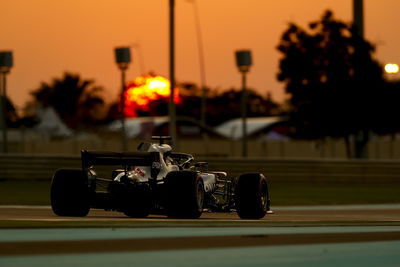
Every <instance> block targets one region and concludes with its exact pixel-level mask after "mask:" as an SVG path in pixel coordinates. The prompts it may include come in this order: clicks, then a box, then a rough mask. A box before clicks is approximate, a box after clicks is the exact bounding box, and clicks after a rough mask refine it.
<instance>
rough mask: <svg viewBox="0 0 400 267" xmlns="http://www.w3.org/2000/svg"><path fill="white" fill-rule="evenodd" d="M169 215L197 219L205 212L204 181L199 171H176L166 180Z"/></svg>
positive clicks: (167, 210) (166, 205) (166, 204)
mask: <svg viewBox="0 0 400 267" xmlns="http://www.w3.org/2000/svg"><path fill="white" fill-rule="evenodd" d="M165 189H166V200H165V208H166V212H167V215H168V217H173V218H186V219H197V218H199V217H200V216H201V214H202V213H203V204H204V194H205V193H204V182H203V179H202V178H201V177H200V176H199V175H198V173H197V172H193V171H174V172H170V173H168V175H167V177H166V180H165Z"/></svg>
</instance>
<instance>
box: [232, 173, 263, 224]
mask: <svg viewBox="0 0 400 267" xmlns="http://www.w3.org/2000/svg"><path fill="white" fill-rule="evenodd" d="M235 206H236V210H237V214H238V215H239V217H240V218H242V219H261V218H263V217H264V216H265V214H266V213H267V211H268V210H269V208H270V207H269V206H270V200H269V192H268V184H267V179H266V178H265V177H264V175H262V174H260V173H246V174H242V175H240V176H239V178H238V180H237V184H236V187H235Z"/></svg>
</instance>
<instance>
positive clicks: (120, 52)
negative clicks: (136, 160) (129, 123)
mask: <svg viewBox="0 0 400 267" xmlns="http://www.w3.org/2000/svg"><path fill="white" fill-rule="evenodd" d="M115 61H116V63H117V65H118V68H119V69H120V70H121V99H120V101H121V102H120V106H121V113H120V118H121V134H122V151H123V152H126V151H128V140H127V136H126V127H125V90H126V85H125V72H126V70H127V69H128V67H129V63H130V62H131V52H130V49H129V47H118V48H115Z"/></svg>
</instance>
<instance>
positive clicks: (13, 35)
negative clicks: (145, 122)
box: [0, 0, 400, 108]
mask: <svg viewBox="0 0 400 267" xmlns="http://www.w3.org/2000/svg"><path fill="white" fill-rule="evenodd" d="M196 1H197V7H198V12H199V13H198V14H199V17H200V22H201V29H202V37H203V46H204V54H205V67H206V84H207V86H209V87H211V88H220V89H221V90H223V89H228V88H231V87H236V88H240V76H239V74H238V71H237V68H236V66H235V60H234V51H235V50H237V49H250V50H251V51H252V53H253V62H254V66H253V67H252V69H251V71H250V73H249V76H248V85H249V87H252V88H255V89H257V90H258V91H259V92H261V93H262V94H266V93H267V92H270V93H271V94H272V96H273V98H274V99H275V100H277V101H283V100H284V99H285V97H286V96H285V94H284V89H283V84H281V83H278V82H277V80H276V73H277V71H278V63H279V58H280V55H279V53H278V52H277V50H276V46H277V44H278V42H279V39H280V36H281V34H282V32H283V31H284V30H285V29H286V27H287V24H288V22H294V23H296V24H299V25H301V26H304V27H306V25H307V23H308V22H310V21H315V20H317V19H319V18H320V17H321V15H322V13H323V12H324V11H325V10H327V9H331V10H333V12H334V14H335V17H336V18H338V19H341V20H343V21H346V22H350V21H351V20H352V3H353V1H352V0H196ZM364 7H365V9H364V16H365V37H366V38H367V39H368V40H369V41H371V42H372V43H375V44H376V45H377V53H376V57H377V58H378V59H379V60H380V61H381V62H382V63H387V62H400V53H399V49H400V35H399V29H398V20H399V11H400V1H398V0H364ZM0 10H1V16H0V25H1V26H0V50H2V51H4V50H12V51H13V53H14V68H13V69H12V70H11V73H10V74H9V75H8V79H7V82H8V87H7V90H8V96H9V97H10V98H11V100H12V101H13V102H14V103H15V104H16V105H17V106H18V107H19V108H21V107H22V106H23V105H24V103H25V102H26V101H28V100H29V98H30V96H29V92H30V91H32V90H33V89H36V88H37V87H38V86H39V85H40V83H41V82H42V81H46V82H49V81H51V79H52V78H54V77H61V76H62V74H63V73H64V72H65V71H70V72H73V73H79V74H80V75H81V77H83V78H85V79H94V80H95V81H96V84H98V85H101V86H103V87H104V88H105V89H106V94H105V97H106V98H107V99H108V100H110V101H111V100H115V98H116V97H117V93H118V91H119V90H120V89H119V88H120V73H119V70H118V68H117V66H116V64H115V63H114V48H115V47H116V46H132V48H131V49H132V50H131V52H132V56H133V63H132V64H131V66H130V68H129V70H128V72H127V78H128V79H133V78H134V77H136V76H138V75H140V74H142V72H149V71H153V72H155V73H157V74H160V75H163V76H166V77H168V75H169V69H168V62H169V61H168V60H169V57H168V44H169V43H168V0H56V1H55V0H0ZM139 53H140V56H139ZM198 62H199V57H198V47H197V40H196V28H195V20H194V9H193V0H192V1H189V0H176V80H177V82H195V83H197V84H199V83H200V73H199V63H198Z"/></svg>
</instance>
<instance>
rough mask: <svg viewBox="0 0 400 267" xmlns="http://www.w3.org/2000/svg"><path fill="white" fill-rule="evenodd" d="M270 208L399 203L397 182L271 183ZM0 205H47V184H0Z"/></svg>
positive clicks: (18, 182) (7, 182) (1, 182)
mask: <svg viewBox="0 0 400 267" xmlns="http://www.w3.org/2000/svg"><path fill="white" fill-rule="evenodd" d="M270 195H271V202H272V204H273V205H286V206H291V205H336V204H385V203H400V183H395V184H380V183H274V184H270ZM0 196H1V198H0V205H50V181H48V180H44V181H42V180H40V181H20V180H1V181H0Z"/></svg>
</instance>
